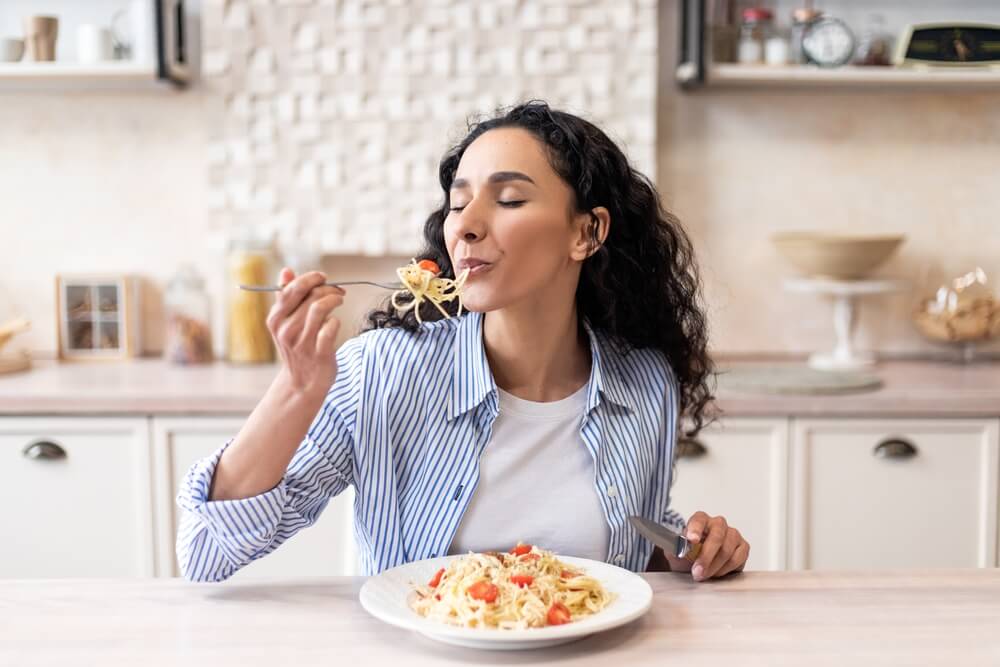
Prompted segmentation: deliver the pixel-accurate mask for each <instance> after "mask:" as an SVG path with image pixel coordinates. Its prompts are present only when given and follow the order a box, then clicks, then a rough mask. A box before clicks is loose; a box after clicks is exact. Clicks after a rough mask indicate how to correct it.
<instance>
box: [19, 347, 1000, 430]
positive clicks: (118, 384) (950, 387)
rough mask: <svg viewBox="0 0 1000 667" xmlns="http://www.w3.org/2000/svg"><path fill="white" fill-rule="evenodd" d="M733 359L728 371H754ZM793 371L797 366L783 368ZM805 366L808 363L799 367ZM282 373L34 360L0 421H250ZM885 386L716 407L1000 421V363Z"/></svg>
mask: <svg viewBox="0 0 1000 667" xmlns="http://www.w3.org/2000/svg"><path fill="white" fill-rule="evenodd" d="M750 363H751V362H747V361H732V360H727V361H724V362H721V363H720V367H722V368H734V367H738V366H740V365H749V364H750ZM783 363H786V364H790V363H793V362H783ZM799 363H801V362H799ZM277 368H278V367H277V366H276V365H273V364H267V365H262V366H237V365H230V364H225V363H214V364H210V365H206V366H192V367H180V366H174V365H170V364H167V363H164V362H163V361H161V360H159V359H141V360H136V361H131V362H107V363H99V362H91V363H83V362H76V363H57V362H53V361H40V362H36V363H35V366H34V367H33V368H32V369H31V370H30V371H27V372H25V373H18V374H13V375H0V414H21V415H24V414H95V413H97V414H241V415H242V414H247V413H249V412H250V411H251V410H252V409H253V407H254V406H255V405H256V404H257V401H258V400H260V397H261V396H262V395H263V393H264V391H265V390H266V389H267V387H268V385H269V384H270V382H271V380H272V379H273V378H274V375H275V373H276V372H277ZM874 373H875V374H876V375H878V376H879V377H880V378H881V379H882V381H883V383H884V384H883V386H882V387H881V388H879V389H877V390H875V391H868V392H860V393H854V394H845V395H825V396H791V395H776V394H754V393H745V392H738V391H734V390H731V389H728V388H727V387H726V384H725V377H724V376H723V377H722V379H721V380H720V382H719V391H718V403H719V406H720V407H721V408H722V409H723V411H724V413H725V414H726V415H729V416H743V417H752V416H921V417H930V416H942V417H997V416H1000V363H995V362H993V363H990V362H982V363H978V364H972V365H968V366H962V365H956V364H949V363H941V362H928V361H887V362H883V363H881V364H879V365H878V366H877V367H876V368H875V369H874Z"/></svg>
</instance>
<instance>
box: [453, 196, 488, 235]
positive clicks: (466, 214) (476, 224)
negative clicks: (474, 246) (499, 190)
mask: <svg viewBox="0 0 1000 667" xmlns="http://www.w3.org/2000/svg"><path fill="white" fill-rule="evenodd" d="M480 208H481V207H480V206H479V205H478V202H477V200H476V199H473V200H472V201H470V202H469V203H468V204H466V206H465V208H463V209H462V210H461V212H459V213H458V215H457V216H455V218H456V219H455V227H454V234H455V238H457V239H459V240H461V241H465V242H466V243H475V242H476V241H481V240H482V239H483V238H484V237H485V236H486V227H487V221H486V215H485V214H484V213H483V212H482V211H481V210H480Z"/></svg>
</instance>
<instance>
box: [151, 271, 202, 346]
mask: <svg viewBox="0 0 1000 667" xmlns="http://www.w3.org/2000/svg"><path fill="white" fill-rule="evenodd" d="M163 305H164V315H165V320H166V326H167V330H166V335H165V336H164V344H163V356H164V357H165V358H166V359H167V360H168V361H171V362H173V363H175V364H206V363H208V362H210V361H212V331H211V327H210V326H209V319H210V315H211V308H210V304H209V299H208V294H207V293H206V292H205V281H204V280H203V279H202V277H201V276H200V275H198V272H197V271H196V270H195V268H194V267H193V266H191V265H190V264H184V265H182V266H181V267H180V269H179V270H178V271H177V273H176V274H175V275H174V277H173V278H172V279H171V280H170V282H169V283H168V284H167V290H166V293H165V294H164V297H163Z"/></svg>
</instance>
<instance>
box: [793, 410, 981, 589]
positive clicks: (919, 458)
mask: <svg viewBox="0 0 1000 667" xmlns="http://www.w3.org/2000/svg"><path fill="white" fill-rule="evenodd" d="M792 432H793V447H792V470H793V473H792V474H793V480H794V482H793V485H792V499H791V507H792V521H791V526H790V528H791V546H792V552H791V560H792V567H793V568H796V569H798V568H805V569H886V568H899V567H904V568H905V567H914V568H920V567H992V566H994V565H995V564H996V550H997V475H998V453H997V452H998V446H1000V443H998V439H1000V438H998V421H997V420H995V419H905V420H900V419H849V420H848V419H837V420H832V419H831V420H809V419H802V420H793V431H792Z"/></svg>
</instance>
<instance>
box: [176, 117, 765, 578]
mask: <svg viewBox="0 0 1000 667" xmlns="http://www.w3.org/2000/svg"><path fill="white" fill-rule="evenodd" d="M440 181H441V185H442V188H443V189H444V203H443V205H442V206H441V208H440V209H439V210H438V211H435V212H434V213H432V214H431V215H430V216H429V218H428V220H427V222H426V225H425V228H424V236H425V240H426V243H427V248H426V249H425V252H424V253H423V254H422V255H421V256H422V257H425V258H430V259H432V260H433V261H434V262H436V263H437V264H438V266H439V267H440V269H441V274H442V275H443V276H447V277H454V276H455V275H456V274H457V273H460V272H461V271H463V270H465V269H469V275H468V279H467V282H466V284H465V288H464V291H463V295H462V301H463V304H464V309H465V311H467V312H465V313H464V314H462V315H461V316H460V317H452V318H448V319H445V318H443V317H442V316H441V315H440V313H438V312H437V310H436V309H435V308H433V306H431V307H428V308H426V309H425V310H421V316H422V319H423V320H424V324H422V325H419V326H418V325H417V323H416V320H415V318H414V314H413V312H412V310H410V311H407V312H405V314H404V315H402V316H400V314H399V313H398V312H396V311H394V310H393V309H392V308H391V307H388V306H387V307H386V308H385V309H383V310H377V311H374V312H373V313H371V314H369V317H368V323H369V330H368V331H366V332H364V333H362V334H361V335H360V336H358V337H356V338H354V339H351V340H349V341H348V342H347V343H345V344H344V345H343V346H342V347H341V349H340V350H339V351H338V352H337V353H336V355H334V350H333V345H334V340H335V338H336V335H337V332H338V329H339V326H340V323H339V321H338V319H337V317H336V315H335V311H336V309H337V307H338V306H340V304H341V303H342V301H343V298H344V296H345V292H344V291H343V290H342V289H339V288H336V287H325V286H323V282H324V280H325V276H324V275H322V274H320V273H318V272H313V273H307V274H304V275H301V276H298V277H296V276H294V275H293V273H292V272H291V271H290V270H289V269H287V268H286V269H284V270H283V271H282V273H281V276H280V283H281V285H282V286H283V287H282V290H281V292H280V293H279V295H278V298H277V300H276V303H275V305H274V307H273V308H272V310H271V312H270V315H269V318H268V326H269V328H270V331H271V333H272V335H273V336H274V339H275V341H276V342H277V345H278V348H279V350H280V354H281V358H282V361H283V364H282V368H281V371H280V372H279V374H278V376H277V378H276V379H275V381H274V383H273V384H272V385H271V387H270V388H269V389H268V391H267V393H266V394H265V396H264V397H263V399H262V400H261V402H260V403H259V404H258V406H257V407H256V409H255V410H254V411H253V413H252V414H251V415H250V417H249V419H248V421H247V423H246V424H245V425H244V427H243V428H242V429H241V430H240V432H239V434H238V435H237V436H236V438H235V439H234V440H232V441H231V442H230V443H227V444H226V445H225V446H223V447H222V448H221V449H220V450H219V451H218V452H216V454H215V455H213V456H211V457H209V458H208V459H206V460H203V461H201V462H199V463H197V464H196V465H195V466H193V467H192V469H191V471H190V472H189V473H188V475H187V477H186V479H185V480H184V482H183V483H182V485H181V489H180V493H179V495H178V503H179V505H180V506H181V507H182V508H183V510H184V516H183V520H182V525H181V529H180V532H179V535H178V544H177V548H178V556H179V561H180V564H181V569H182V571H183V573H184V575H185V576H186V577H188V578H189V579H194V580H209V581H215V580H221V579H224V578H226V577H228V576H230V575H231V574H232V573H233V572H235V571H236V570H237V569H239V568H240V567H242V566H243V565H245V564H246V563H248V562H250V561H252V560H254V559H256V558H259V557H261V556H263V555H265V554H267V553H269V552H271V551H273V550H274V549H275V548H277V547H278V546H279V545H280V544H281V543H282V542H284V541H285V540H286V539H288V538H289V537H291V536H292V535H293V534H294V533H295V532H296V531H298V530H299V529H301V528H304V527H306V526H308V525H310V524H312V523H313V522H314V521H315V520H316V519H317V517H318V516H319V514H320V512H321V511H322V509H323V508H324V507H325V505H326V504H327V501H328V500H329V499H330V498H331V497H333V496H335V495H336V494H338V493H340V492H341V491H343V490H344V489H345V488H346V487H347V486H348V485H353V486H354V487H355V491H356V502H355V532H356V537H357V543H358V546H359V548H360V551H361V556H362V561H363V567H364V572H365V574H374V573H377V572H380V571H382V570H384V569H386V568H389V567H393V566H396V565H400V564H402V563H405V562H408V561H412V560H418V559H422V558H429V557H433V556H441V555H444V554H446V553H464V552H466V551H468V550H470V549H471V550H477V551H481V550H491V549H503V548H509V547H510V546H512V545H513V544H515V543H517V542H518V541H524V542H527V543H534V544H538V545H539V546H541V547H543V548H548V549H553V550H555V551H557V552H558V553H562V554H565V555H574V556H583V557H590V558H597V559H601V560H606V561H608V562H611V563H614V564H618V565H621V566H622V567H626V568H629V569H631V570H634V571H642V570H645V569H672V570H675V571H681V570H682V571H690V572H691V574H692V576H693V577H694V579H695V580H698V581H702V580H706V579H710V578H712V577H718V576H723V575H725V574H728V573H730V572H735V571H739V570H742V568H743V566H744V565H745V563H746V560H747V556H748V554H749V545H748V544H747V542H746V540H744V539H743V537H742V536H741V535H740V533H739V531H738V530H736V529H735V528H732V527H730V526H728V525H727V523H726V520H725V519H724V518H723V517H720V516H716V517H711V516H708V515H707V514H705V513H704V512H696V513H695V514H694V515H693V516H691V517H690V518H689V520H688V521H687V522H686V527H685V521H684V519H683V518H682V517H680V516H678V515H677V514H676V513H675V512H673V511H672V510H671V509H670V508H669V490H670V484H671V480H672V468H673V458H674V443H675V441H676V437H677V428H678V419H679V416H680V415H681V414H684V415H686V417H687V418H688V419H689V421H690V423H691V424H692V425H693V427H694V430H695V431H697V430H698V429H700V428H701V427H702V425H703V423H704V421H705V413H706V410H707V407H708V406H709V404H710V400H711V398H712V397H711V393H710V389H709V387H708V384H707V381H708V379H709V376H710V374H711V370H712V364H711V361H710V359H709V357H708V355H707V352H706V328H705V319H704V315H703V314H702V311H701V310H700V307H699V305H698V279H697V274H696V271H695V265H694V259H693V256H692V251H691V246H690V243H689V241H688V239H687V237H686V236H685V234H684V232H683V231H682V230H681V228H680V226H679V224H678V222H677V221H676V219H674V218H673V217H672V216H670V215H669V214H667V213H665V212H664V211H663V210H662V208H661V206H660V202H659V197H658V195H657V193H656V191H655V189H654V187H653V186H652V184H651V183H650V182H649V181H648V179H646V178H645V177H644V176H642V175H640V174H639V173H638V172H636V171H635V170H634V169H632V168H631V167H630V166H629V164H628V161H627V159H626V157H625V155H624V154H623V153H622V152H621V151H620V150H619V149H618V147H617V146H615V144H614V143H613V142H612V141H611V140H610V139H609V138H608V137H607V136H606V135H605V134H604V133H603V132H602V131H601V130H599V129H598V128H597V127H595V126H594V125H592V124H591V123H589V122H587V121H585V120H582V119H580V118H578V117H575V116H573V115H570V114H567V113H563V112H559V111H555V110H553V109H550V108H549V107H548V106H547V105H546V104H544V103H538V102H533V103H528V104H524V105H520V106H517V107H514V108H512V109H510V110H509V111H507V112H506V113H503V114H501V115H498V116H497V117H495V118H492V119H489V120H485V121H482V122H479V123H478V124H475V125H474V126H473V127H472V128H471V130H470V132H469V134H468V136H467V137H466V138H465V139H464V140H463V141H462V142H461V143H460V144H459V145H458V146H456V147H455V148H453V149H452V150H451V151H449V152H448V153H447V154H446V155H445V157H444V159H443V160H442V162H441V167H440ZM450 305H451V311H450V313H451V314H453V315H455V314H457V304H450ZM632 514H640V515H643V516H646V517H648V518H651V519H653V520H656V521H661V522H664V523H666V524H670V525H673V526H674V528H675V529H676V530H678V531H684V530H686V533H687V537H688V538H689V539H690V540H691V541H693V542H701V543H702V550H701V554H700V556H699V558H698V560H697V561H696V562H695V563H694V565H693V567H692V565H691V563H689V562H687V561H684V560H679V559H676V558H674V557H673V556H664V554H663V552H662V551H659V550H656V551H654V549H653V546H652V545H651V544H650V543H648V542H647V541H645V540H644V539H642V538H641V537H640V536H639V535H638V534H637V533H636V532H635V530H634V529H633V528H632V527H631V525H630V524H629V522H628V521H627V517H628V516H629V515H632Z"/></svg>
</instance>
